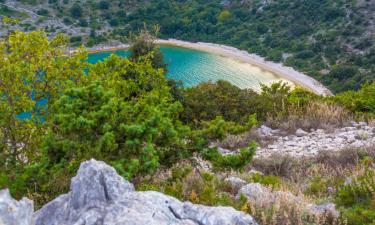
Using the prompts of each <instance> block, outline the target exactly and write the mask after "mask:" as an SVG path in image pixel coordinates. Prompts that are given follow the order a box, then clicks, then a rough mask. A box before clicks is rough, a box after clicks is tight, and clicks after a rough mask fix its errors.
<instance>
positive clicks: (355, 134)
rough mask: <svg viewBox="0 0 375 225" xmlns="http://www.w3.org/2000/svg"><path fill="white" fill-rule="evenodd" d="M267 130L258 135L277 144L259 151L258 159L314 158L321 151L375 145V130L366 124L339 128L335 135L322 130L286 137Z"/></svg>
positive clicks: (301, 132)
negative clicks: (273, 157)
mask: <svg viewBox="0 0 375 225" xmlns="http://www.w3.org/2000/svg"><path fill="white" fill-rule="evenodd" d="M276 131H278V130H272V129H271V128H268V127H266V126H261V127H260V128H259V129H258V133H259V134H261V135H263V137H264V138H268V139H269V138H272V139H273V140H274V141H273V142H271V143H270V144H268V145H267V146H263V147H259V148H258V149H257V153H256V157H267V156H270V155H272V154H275V153H279V154H289V155H291V156H293V157H302V156H303V157H312V156H315V155H317V154H318V152H319V151H326V150H328V151H340V150H343V149H345V148H357V149H358V148H364V147H369V146H372V145H374V143H375V128H374V127H372V126H369V125H368V124H367V123H365V122H360V123H355V122H353V123H352V126H350V127H344V128H338V129H335V130H334V131H333V132H327V131H325V130H322V129H317V130H311V131H310V132H306V131H304V130H302V129H298V130H297V131H296V133H295V134H294V135H288V136H284V135H281V134H279V132H276Z"/></svg>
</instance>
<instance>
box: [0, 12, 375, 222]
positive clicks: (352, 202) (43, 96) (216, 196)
mask: <svg viewBox="0 0 375 225" xmlns="http://www.w3.org/2000/svg"><path fill="white" fill-rule="evenodd" d="M223 17H226V16H225V15H224V16H223ZM144 35H145V33H144V32H142V33H141V36H140V37H139V38H138V39H136V40H135V42H134V43H140V42H142V41H144V40H145V37H144ZM139 41H140V42H139ZM67 45H68V38H67V37H66V36H63V35H59V36H57V37H55V38H54V39H52V40H50V41H49V40H48V38H47V36H46V34H45V33H43V32H39V31H38V32H30V33H22V32H14V33H11V34H10V35H9V37H8V38H7V39H5V40H2V41H1V43H0V49H1V51H0V64H1V65H2V66H1V67H0V74H1V77H0V96H1V98H0V112H1V113H0V189H2V188H6V187H7V188H10V190H11V192H12V195H13V196H15V197H17V198H20V197H21V196H28V197H29V198H31V199H33V200H34V201H35V204H36V206H37V207H40V206H41V205H42V204H44V203H46V202H47V201H49V200H51V199H52V198H55V197H56V196H57V195H59V194H61V193H65V192H67V190H68V188H69V180H70V179H71V177H72V176H73V175H74V174H75V172H76V170H77V168H78V166H79V164H80V163H81V162H82V161H84V160H87V159H90V158H93V157H95V158H96V159H98V160H103V161H105V162H107V163H109V164H111V165H112V166H114V167H115V168H116V170H117V171H118V172H119V173H120V174H121V175H122V176H124V177H125V178H127V179H129V180H131V181H132V182H134V183H135V184H136V185H137V187H138V189H148V190H149V189H156V190H160V191H163V192H166V193H169V194H172V195H174V196H176V197H178V198H180V199H185V200H191V201H193V202H197V203H204V204H208V205H218V204H224V205H232V206H234V207H236V208H237V209H240V210H243V211H246V212H249V213H251V214H252V215H254V216H255V217H256V219H257V220H258V221H263V219H264V221H265V222H264V224H272V223H271V222H270V221H272V218H273V216H272V215H275V216H276V215H277V216H278V217H279V218H280V221H284V219H285V221H289V220H290V219H291V218H289V219H288V218H286V217H285V215H293V218H294V219H295V221H300V222H301V224H337V223H333V222H332V223H328V222H327V223H320V222H317V221H318V219H316V218H315V219H314V218H305V217H303V215H300V214H299V211H298V210H297V208H293V207H289V208H283V209H282V208H280V209H277V210H276V209H272V210H270V209H265V208H261V207H260V208H257V210H254V208H253V207H250V206H249V205H248V203H247V202H246V200H244V199H242V198H241V199H239V200H238V199H235V198H234V197H232V196H231V195H230V193H231V192H230V190H228V188H225V186H224V184H222V181H221V180H220V179H218V178H216V177H212V175H209V174H204V173H203V174H202V173H198V172H197V171H195V172H194V171H192V170H189V169H188V170H186V171H185V172H184V171H181V170H178V169H177V170H175V169H174V170H173V171H175V172H174V173H173V172H172V175H173V174H174V175H173V176H174V177H172V178H171V179H167V180H157V179H156V177H154V176H151V175H154V174H155V173H156V172H158V171H162V170H168V169H169V168H176V167H177V168H180V169H181V163H182V162H184V161H185V162H186V161H188V160H190V159H191V157H192V156H200V157H202V158H204V159H207V160H209V161H211V162H212V164H213V166H214V170H216V171H232V172H237V173H242V172H243V171H245V168H246V167H247V166H249V165H251V164H253V163H257V165H258V166H260V167H263V168H264V169H265V168H266V167H267V165H268V164H266V163H265V162H263V163H260V162H259V161H258V162H256V161H255V162H254V161H253V156H254V154H255V150H256V144H255V143H254V141H253V139H252V138H250V139H248V140H247V139H243V140H242V142H243V143H245V144H244V145H242V146H240V147H241V151H240V154H238V155H229V156H222V155H221V154H219V153H218V151H217V149H216V148H213V147H210V144H211V143H212V142H217V141H222V140H225V138H226V137H228V135H241V134H243V133H245V132H248V131H249V130H251V128H252V127H253V126H254V125H256V124H257V123H261V124H262V123H268V124H270V125H272V126H274V127H280V128H281V129H285V130H288V129H289V130H290V129H294V128H295V127H293V126H297V127H303V128H306V129H310V128H314V129H316V128H319V127H320V126H322V125H324V126H327V125H330V126H332V127H335V126H340V125H342V123H344V122H345V121H348V120H350V119H353V118H356V117H358V118H361V119H363V118H368V119H370V118H373V116H374V114H375V108H373V101H375V100H374V99H375V92H374V91H373V90H375V84H372V83H369V84H366V85H364V86H363V87H362V88H361V89H360V90H359V91H358V92H355V91H348V92H344V93H342V94H340V95H338V96H335V97H321V96H316V95H314V94H312V93H310V92H308V91H305V90H303V89H299V88H297V89H295V90H291V89H290V88H289V87H288V86H287V85H286V84H283V83H276V84H273V85H272V86H270V87H266V86H263V89H262V92H261V93H259V94H258V93H255V92H253V91H251V90H246V89H245V90H241V89H239V88H237V87H235V86H233V85H231V84H229V83H228V82H225V81H218V82H216V83H211V82H208V83H203V84H201V85H198V86H196V87H191V88H182V87H180V86H179V85H178V84H177V83H176V82H173V81H168V80H167V79H166V77H165V71H164V70H163V65H161V66H160V64H158V62H160V57H162V55H161V54H160V52H159V48H158V46H156V45H155V44H154V43H152V42H151V43H149V42H147V45H145V46H144V45H138V44H135V45H133V47H132V48H131V49H132V57H130V59H124V58H120V57H118V56H114V55H113V56H111V57H109V58H107V59H106V60H105V61H103V62H100V63H97V64H94V65H91V64H88V63H86V59H87V52H86V51H85V50H84V49H79V50H78V51H76V52H74V53H70V54H69V55H67V54H66V46H67ZM143 47H145V48H144V49H143ZM142 49H143V50H144V51H143V50H142ZM136 52H138V53H139V52H142V54H138V55H136V54H135V53H136ZM155 55H158V57H154V56H155ZM43 102H44V104H43ZM46 102H47V103H48V104H47V105H46V104H45V103H46ZM207 106H209V107H207ZM327 109H332V110H327ZM337 112H339V113H337ZM374 156H375V153H374V151H373V150H371V151H370V150H369V151H367V152H360V153H358V157H357V158H359V160H357V161H354V158H353V159H350V160H347V161H343V162H342V163H341V164H339V163H338V161H337V163H327V161H311V162H299V163H300V164H297V162H296V164H295V165H299V167H297V166H290V167H288V168H289V169H287V170H285V171H287V172H286V173H284V174H281V173H278V172H277V171H276V170H275V168H284V166H286V165H287V164H285V163H283V164H282V165H276V164H277V163H278V162H280V160H281V159H282V158H281V157H279V158H277V160H276V159H275V160H273V161H271V164H270V165H268V168H270V169H268V171H269V173H268V174H267V173H266V174H265V175H264V176H263V175H262V176H257V177H247V178H246V179H248V180H249V181H254V182H260V183H263V184H265V185H271V186H273V187H275V188H278V187H282V186H283V187H289V188H290V189H291V190H293V188H292V187H294V186H296V185H298V183H297V184H296V183H293V179H291V178H290V177H292V175H293V174H295V173H296V171H295V170H294V169H293V168H300V169H301V170H302V169H304V170H310V169H311V168H310V167H314V168H315V167H317V168H328V166H331V167H329V168H332V169H329V170H325V171H326V173H306V174H307V175H306V177H308V178H309V179H310V178H311V180H310V181H309V185H310V186H311V187H317V188H311V190H313V191H311V192H309V193H306V195H308V196H310V197H311V198H315V199H316V200H317V201H320V200H322V199H323V200H324V199H327V198H331V199H332V198H334V200H335V201H337V203H338V205H339V206H340V207H341V208H340V210H342V212H344V213H343V214H342V218H340V221H347V222H348V223H347V224H371V222H374V217H373V215H374V213H375V208H374V204H373V199H374V196H373V190H374V182H373V179H374V176H373V164H374ZM331 157H332V159H336V158H338V157H340V156H331ZM335 157H336V158H335ZM325 159H327V157H325ZM286 162H288V163H292V162H294V161H293V160H291V159H287V160H286ZM254 165H255V164H254ZM289 165H291V164H289ZM272 168H273V170H272ZM340 168H341V169H340ZM343 168H345V169H343ZM265 171H267V170H265ZM327 171H328V172H327ZM335 171H338V174H339V175H337V174H336V175H334V174H333V173H334V172H335ZM197 174H200V175H199V176H198V175H197ZM316 174H320V175H321V176H322V177H321V178H320V179H319V180H317V179H313V178H314V176H316ZM197 176H198V177H197ZM332 177H336V179H334V180H333V179H332ZM344 177H354V179H356V180H358V182H353V183H352V184H351V186H349V187H348V186H343V185H342V184H343V180H344ZM152 178H155V179H152ZM194 179H196V182H198V183H196V184H200V185H199V187H196V186H191V185H192V184H194V183H195V181H194ZM192 181H194V182H192ZM333 181H335V183H333V184H332V182H333ZM330 182H331V183H330ZM189 185H190V186H189ZM327 185H334V186H335V188H336V189H335V190H336V191H335V193H334V196H327V195H322V194H321V193H324V192H323V191H322V190H323V189H324V188H326V187H327ZM181 190H184V191H181ZM359 194H360V195H359ZM364 199H365V201H366V204H365V203H363V200H364ZM367 203H369V204H367ZM283 210H284V211H283ZM285 210H290V211H285ZM264 213H267V215H268V216H270V217H269V218H271V219H267V218H268V217H264V216H263V215H264ZM358 213H362V215H363V217H362V220H361V221H362V222H361V223H357V222H355V221H357V220H356V218H357V217H358V216H357V215H358ZM281 218H283V220H281ZM294 219H293V220H294ZM267 221H269V222H267ZM336 222H338V221H336ZM285 224H287V223H286V222H285ZM291 224H297V223H293V222H292V223H291Z"/></svg>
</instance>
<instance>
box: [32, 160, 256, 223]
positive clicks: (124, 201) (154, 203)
mask: <svg viewBox="0 0 375 225" xmlns="http://www.w3.org/2000/svg"><path fill="white" fill-rule="evenodd" d="M35 222H36V225H61V224H65V225H73V224H74V225H99V224H100V225H101V224H103V225H127V224H129V225H141V224H142V225H143V224H149V225H152V224H155V225H156V224H171V225H172V224H173V225H183V224H186V225H198V224H199V225H226V224H227V225H235V224H238V225H249V224H256V222H255V221H254V220H253V218H252V217H251V216H250V215H248V214H245V213H243V212H239V211H236V210H235V209H233V208H231V207H207V206H202V205H194V204H192V203H190V202H180V201H179V200H177V199H175V198H173V197H170V196H166V195H164V194H161V193H158V192H154V191H146V192H136V191H134V187H133V185H132V184H131V183H129V182H128V181H126V180H124V179H123V178H122V177H121V176H119V175H118V174H117V173H116V171H115V170H114V169H113V168H112V167H110V166H108V165H106V164H105V163H103V162H100V161H96V160H90V161H87V162H84V163H82V164H81V166H80V169H79V170H78V174H77V176H76V177H74V178H73V179H72V183H71V187H70V192H69V193H68V194H65V195H61V196H60V197H58V198H56V199H55V200H53V201H51V202H50V203H48V204H47V205H45V206H44V207H43V208H42V209H40V210H39V211H37V212H36V213H35Z"/></svg>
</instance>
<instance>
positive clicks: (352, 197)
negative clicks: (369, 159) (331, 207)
mask: <svg viewBox="0 0 375 225" xmlns="http://www.w3.org/2000/svg"><path fill="white" fill-rule="evenodd" d="M335 202H336V204H337V205H338V206H339V207H340V208H339V209H340V211H341V213H342V217H343V219H345V220H347V222H348V224H349V225H352V224H353V225H370V224H374V223H375V170H374V169H372V168H366V170H365V172H364V174H363V175H361V176H359V177H357V178H354V180H353V181H352V183H351V184H349V185H345V186H343V187H342V188H341V189H340V190H339V192H338V194H337V196H336V200H335Z"/></svg>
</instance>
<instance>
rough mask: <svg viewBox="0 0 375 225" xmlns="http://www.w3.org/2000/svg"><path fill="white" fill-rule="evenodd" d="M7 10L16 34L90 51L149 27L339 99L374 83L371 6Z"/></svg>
mask: <svg viewBox="0 0 375 225" xmlns="http://www.w3.org/2000/svg"><path fill="white" fill-rule="evenodd" d="M3 4H6V5H8V7H5V8H4V5H3V8H2V10H1V11H0V12H1V14H2V15H8V16H9V15H10V16H12V14H13V13H11V12H12V11H14V16H18V17H19V18H21V19H22V20H23V21H24V22H21V25H19V27H21V28H23V29H25V30H30V29H35V28H45V29H46V30H47V31H48V32H49V33H51V34H55V33H58V32H66V33H68V34H70V35H71V36H72V42H73V43H80V42H85V43H87V44H88V45H89V46H90V45H94V44H98V43H100V42H105V41H108V40H123V38H124V37H125V36H126V35H127V34H128V33H129V32H130V31H134V30H139V29H140V27H143V26H144V24H147V25H149V26H151V25H153V24H159V25H160V26H161V36H162V37H163V38H179V39H184V40H190V41H209V42H215V43H223V44H227V45H233V46H236V47H239V48H241V49H245V50H248V51H249V52H255V53H258V54H260V55H262V56H265V57H267V59H269V60H273V61H280V62H283V63H285V64H286V65H289V66H293V67H295V68H296V69H298V70H300V71H303V72H305V73H307V74H309V75H311V76H313V77H315V78H317V79H319V80H321V81H322V82H323V83H324V84H326V85H327V86H328V87H330V88H331V89H332V90H333V91H335V92H339V91H343V90H346V89H357V88H359V86H360V84H362V83H363V82H365V81H367V80H372V79H373V77H374V71H375V68H374V64H375V47H374V33H375V28H374V27H375V26H374V16H375V15H374V12H375V4H374V2H373V1H366V0H357V1H355V0H339V1H333V0H328V1H327V0H326V1H323V0H316V1H309V0H278V1H272V0H246V1H239V0H225V1H219V0H205V1H202V0H192V1H176V0H173V1H164V0H152V1H143V0H138V1H137V0H134V1H132V0H116V1H108V0H101V1H99V0H97V1H73V0H70V1H69V0H61V1H59V0H48V1H47V0H39V1H37V0H34V1H32V0H29V1H26V0H23V1H18V2H13V1H4V3H3ZM28 10H29V11H32V12H34V13H36V14H38V15H37V16H35V15H33V14H32V13H30V12H29V11H28ZM9 11H11V12H9ZM16 12H18V13H19V14H20V15H16ZM3 33H6V32H4V28H3ZM81 36H83V38H82V37H81Z"/></svg>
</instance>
